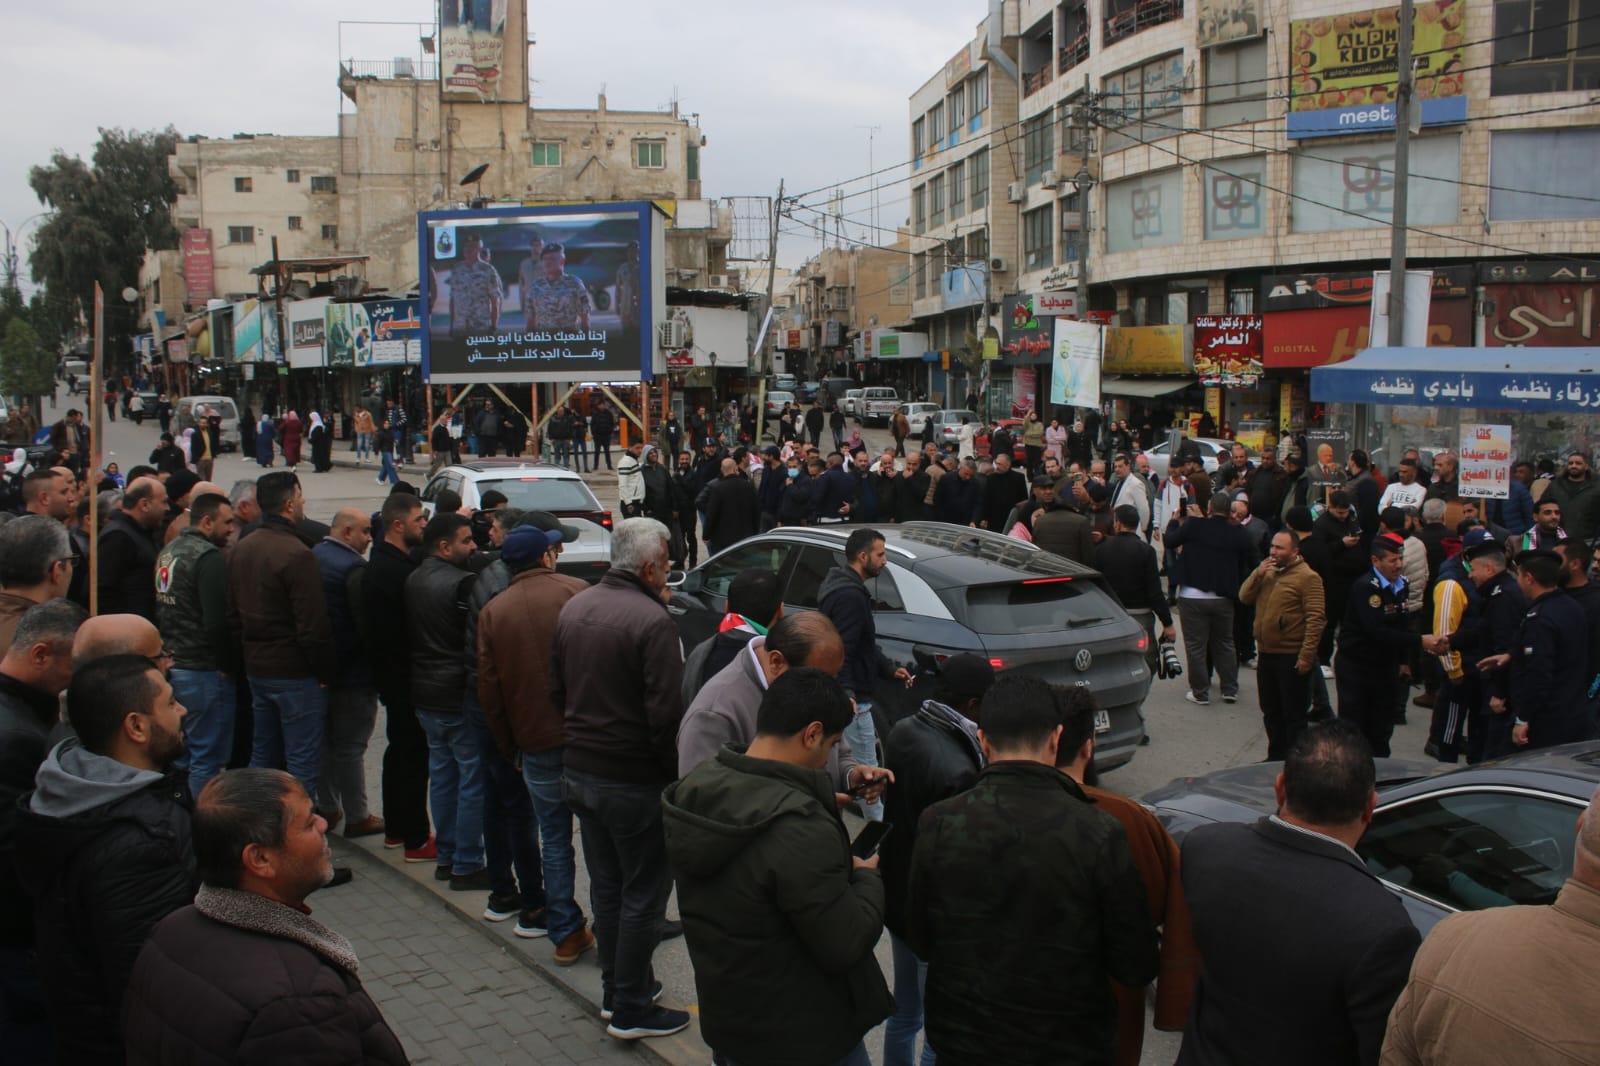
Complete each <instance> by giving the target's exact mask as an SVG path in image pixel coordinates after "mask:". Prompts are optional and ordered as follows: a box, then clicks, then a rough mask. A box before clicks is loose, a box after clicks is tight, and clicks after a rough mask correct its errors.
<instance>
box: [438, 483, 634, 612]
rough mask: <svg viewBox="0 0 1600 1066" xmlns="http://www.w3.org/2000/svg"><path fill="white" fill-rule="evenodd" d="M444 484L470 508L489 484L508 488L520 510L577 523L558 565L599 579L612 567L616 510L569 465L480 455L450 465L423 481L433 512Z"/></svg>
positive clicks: (477, 503)
mask: <svg viewBox="0 0 1600 1066" xmlns="http://www.w3.org/2000/svg"><path fill="white" fill-rule="evenodd" d="M441 489H454V490H455V491H456V493H458V494H459V495H460V496H461V505H462V506H463V507H465V508H466V509H467V510H469V511H476V510H479V509H480V508H481V507H482V506H483V494H484V493H485V492H488V491H489V490H490V489H498V490H499V491H501V492H503V493H505V496H506V499H507V501H509V503H508V506H511V507H515V508H517V509H518V510H522V511H548V512H549V513H550V514H553V515H555V516H556V517H557V518H559V519H561V520H562V521H563V522H565V523H567V524H568V525H572V526H576V527H577V528H578V531H579V534H580V535H579V537H578V538H577V539H576V540H574V541H571V542H569V543H565V544H562V546H561V560H560V562H559V563H557V565H556V569H557V570H559V571H561V572H562V573H563V574H571V575H572V576H574V577H581V578H583V579H584V580H585V581H589V582H595V581H599V580H600V579H601V578H602V577H604V576H605V572H606V571H607V570H609V569H611V526H612V517H611V512H610V511H607V510H606V509H605V508H603V507H602V506H600V501H599V500H597V499H595V496H594V493H593V492H591V491H589V486H588V484H587V483H585V482H584V480H583V478H581V477H579V476H578V475H577V474H575V473H573V472H572V471H571V470H568V469H567V468H566V467H564V466H557V465H555V464H554V463H537V462H529V461H527V460H523V459H477V460H474V461H473V462H470V463H461V464H459V465H456V466H447V467H445V468H444V469H443V470H440V471H439V472H438V473H437V474H435V475H434V476H433V477H432V478H430V479H429V480H428V484H427V485H426V486H424V487H423V490H422V506H423V507H424V508H425V509H426V510H427V512H428V514H429V516H432V514H433V508H434V501H435V500H437V499H438V497H439V491H440V490H441Z"/></svg>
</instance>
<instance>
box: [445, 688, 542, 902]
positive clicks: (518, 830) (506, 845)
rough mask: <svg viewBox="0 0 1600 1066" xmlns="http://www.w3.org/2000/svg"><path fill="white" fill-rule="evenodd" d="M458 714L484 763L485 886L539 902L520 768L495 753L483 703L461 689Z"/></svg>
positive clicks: (535, 842) (534, 845)
mask: <svg viewBox="0 0 1600 1066" xmlns="http://www.w3.org/2000/svg"><path fill="white" fill-rule="evenodd" d="M461 713H462V716H463V717H464V718H466V720H467V728H468V730H469V731H470V732H471V734H472V739H473V740H474V741H475V742H476V743H477V745H478V758H479V759H480V760H481V761H482V762H483V767H484V782H483V784H484V788H483V862H484V865H485V866H487V867H488V868H489V891H490V892H492V893H494V894H495V895H497V896H504V895H508V894H510V893H512V892H519V893H521V895H522V905H523V906H524V907H526V908H529V909H536V908H538V907H542V906H544V871H543V870H542V869H541V868H540V865H539V838H538V837H537V836H536V835H535V833H536V832H537V828H536V826H535V824H534V820H533V801H532V800H531V799H529V798H528V788H527V786H526V785H524V784H523V782H522V771H520V770H518V769H517V768H516V767H515V766H514V765H512V763H511V761H510V760H508V759H506V758H505V757H503V756H502V755H501V754H500V749H499V747H498V746H497V745H496V744H495V742H494V734H492V733H490V732H489V722H488V720H487V719H486V718H485V717H484V715H483V704H481V703H479V702H478V697H477V696H476V695H475V694H474V693H472V692H468V693H467V694H466V698H465V699H464V700H463V701H462V705H461Z"/></svg>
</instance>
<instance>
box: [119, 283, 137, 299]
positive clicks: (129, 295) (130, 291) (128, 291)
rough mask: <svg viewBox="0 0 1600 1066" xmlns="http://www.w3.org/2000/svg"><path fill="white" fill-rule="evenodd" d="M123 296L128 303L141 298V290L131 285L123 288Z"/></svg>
mask: <svg viewBox="0 0 1600 1066" xmlns="http://www.w3.org/2000/svg"><path fill="white" fill-rule="evenodd" d="M122 298H123V299H124V300H125V301H127V302H128V303H134V302H135V301H137V300H138V299H139V290H138V289H136V288H134V287H133V286H132V285H129V286H128V287H127V288H125V289H123V290H122Z"/></svg>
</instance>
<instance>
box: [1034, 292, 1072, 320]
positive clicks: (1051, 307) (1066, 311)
mask: <svg viewBox="0 0 1600 1066" xmlns="http://www.w3.org/2000/svg"><path fill="white" fill-rule="evenodd" d="M1033 313H1034V314H1035V315H1038V316H1039V317H1040V318H1045V317H1048V316H1051V315H1076V314H1077V313H1078V294H1077V293H1076V292H1040V293H1035V294H1034V296H1033Z"/></svg>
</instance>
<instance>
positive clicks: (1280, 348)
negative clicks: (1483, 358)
mask: <svg viewBox="0 0 1600 1066" xmlns="http://www.w3.org/2000/svg"><path fill="white" fill-rule="evenodd" d="M1369 276H1370V275H1369ZM1435 284H1437V281H1436V282H1435ZM1370 311H1371V309H1370V308H1369V307H1367V306H1366V305H1365V304H1350V305H1347V306H1343V307H1323V308H1318V309H1317V310H1314V311H1275V312H1272V313H1271V314H1267V315H1264V316H1263V320H1264V322H1263V330H1262V338H1263V339H1262V363H1263V364H1264V365H1265V366H1266V368H1267V369H1268V370H1284V369H1292V368H1298V367H1308V366H1327V365H1330V364H1332V363H1342V362H1344V361H1345V360H1346V359H1353V358H1354V357H1355V354H1356V353H1357V352H1359V351H1361V350H1362V349H1364V348H1369V347H1371V345H1370V344H1368V343H1367V338H1368V334H1369V326H1370V322H1371V317H1370ZM1471 344H1472V302H1471V301H1470V300H1439V299H1435V300H1434V301H1433V302H1432V303H1431V304H1429V305H1428V347H1430V348H1462V347H1467V346H1469V345H1471Z"/></svg>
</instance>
